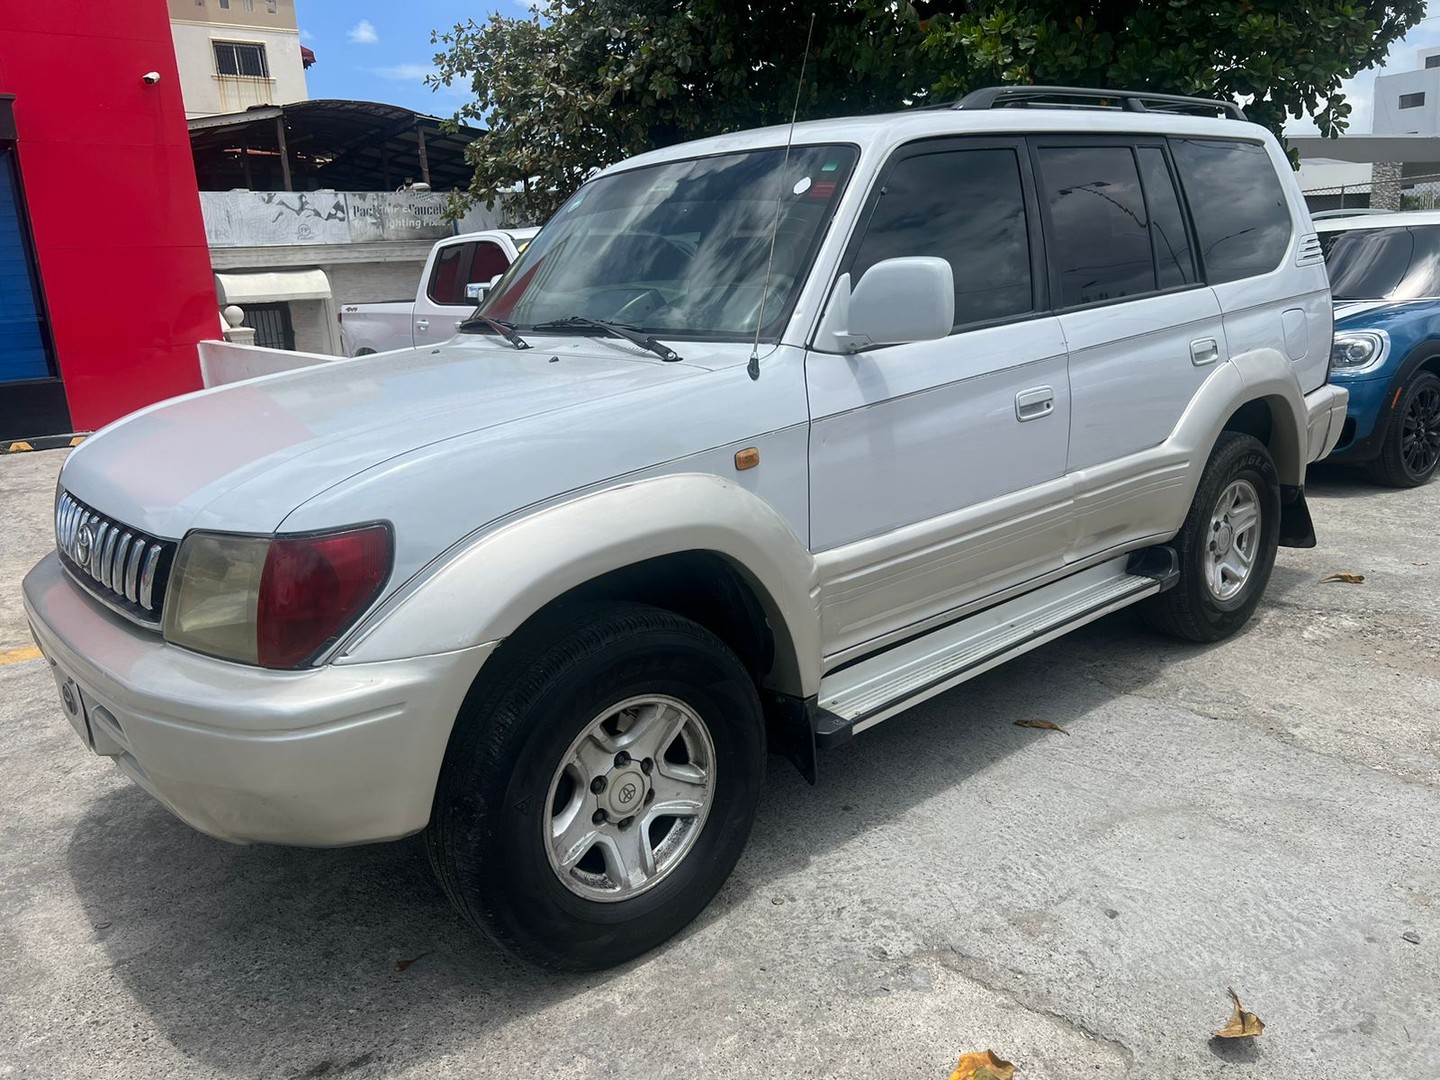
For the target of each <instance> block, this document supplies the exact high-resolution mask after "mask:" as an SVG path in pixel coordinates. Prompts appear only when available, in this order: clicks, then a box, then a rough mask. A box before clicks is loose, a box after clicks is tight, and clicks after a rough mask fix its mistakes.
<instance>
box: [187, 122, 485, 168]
mask: <svg viewBox="0 0 1440 1080" xmlns="http://www.w3.org/2000/svg"><path fill="white" fill-rule="evenodd" d="M187 125H188V127H189V129H190V149H191V152H192V153H193V154H194V157H195V174H196V178H197V179H198V180H199V183H200V190H201V191H229V190H231V189H232V188H244V189H248V190H250V191H318V190H321V189H330V190H334V191H394V190H395V189H396V188H398V187H400V186H401V185H403V184H405V183H406V182H412V183H413V182H423V183H426V184H429V185H430V186H431V188H433V189H434V190H435V191H455V190H460V189H463V188H465V187H467V186H469V183H470V177H471V175H472V173H473V171H474V170H473V167H472V166H471V165H470V163H469V162H468V161H467V160H466V158H465V150H466V148H467V147H468V146H469V145H470V144H471V143H472V142H474V141H475V140H476V139H478V138H480V137H482V136H483V135H484V132H483V131H480V130H477V129H475V128H470V127H457V126H455V125H453V124H451V123H449V122H447V121H442V120H440V119H439V118H438V117H434V116H426V115H425V114H423V113H417V112H415V111H414V110H413V109H405V108H401V107H400V106H398V105H383V104H380V103H379V102H374V101H330V100H317V101H297V102H293V103H291V104H289V105H260V106H256V107H255V108H252V109H247V110H245V111H244V112H238V113H223V114H221V115H218V116H198V117H196V118H194V119H193V120H189V121H187Z"/></svg>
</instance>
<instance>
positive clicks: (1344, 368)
mask: <svg viewBox="0 0 1440 1080" xmlns="http://www.w3.org/2000/svg"><path fill="white" fill-rule="evenodd" d="M1389 352H1390V335H1389V334H1387V333H1385V331H1384V330H1342V331H1340V332H1339V333H1337V334H1336V335H1335V342H1334V344H1333V345H1331V347H1330V370H1331V371H1334V372H1343V373H1345V374H1347V375H1356V374H1359V373H1360V372H1364V371H1371V370H1373V369H1374V368H1377V367H1379V366H1380V365H1381V364H1383V363H1384V362H1385V357H1386V355H1387V354H1388V353H1389Z"/></svg>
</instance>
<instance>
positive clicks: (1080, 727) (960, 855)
mask: <svg viewBox="0 0 1440 1080" xmlns="http://www.w3.org/2000/svg"><path fill="white" fill-rule="evenodd" d="M60 460H61V457H60V454H59V453H58V452H50V453H44V454H33V455H20V456H18V457H10V458H0V497H3V500H4V506H5V511H6V516H7V518H8V519H9V520H10V521H11V522H17V521H18V522H20V523H22V526H23V527H20V528H18V531H17V529H15V528H12V530H11V536H12V537H15V536H17V535H18V536H19V537H20V539H21V541H22V545H21V546H7V547H6V548H5V549H4V550H3V551H0V575H3V576H0V652H4V651H5V650H6V649H7V648H9V647H11V646H15V645H24V644H28V642H27V641H26V639H25V637H24V631H23V627H21V626H20V625H19V623H18V621H17V618H16V613H17V612H18V607H17V606H16V604H15V602H14V597H15V589H16V587H17V586H18V573H19V566H21V565H26V564H28V563H29V562H31V561H33V559H34V558H38V557H39V555H40V554H41V553H43V551H44V550H46V549H47V548H48V547H49V543H50V540H49V522H48V516H49V506H50V499H51V495H52V491H53V479H54V473H55V471H56V469H58V465H59V462H60ZM1311 490H1312V495H1311V499H1312V510H1313V512H1314V516H1315V519H1316V527H1317V531H1318V532H1319V535H1320V542H1321V546H1320V547H1319V548H1317V549H1315V550H1313V551H1282V552H1281V554H1280V560H1279V565H1278V566H1277V569H1276V572H1275V577H1274V579H1273V581H1272V584H1271V587H1270V593H1269V594H1268V597H1267V601H1266V603H1265V604H1264V605H1263V606H1262V609H1261V612H1260V614H1259V616H1258V617H1257V619H1256V620H1255V621H1254V622H1253V623H1252V625H1251V626H1250V627H1249V628H1247V630H1246V632H1245V633H1243V634H1242V635H1240V636H1238V637H1237V638H1235V639H1234V640H1232V641H1230V642H1227V643H1224V644H1222V645H1219V646H1215V647H1210V648H1202V647H1196V646H1187V645H1177V644H1174V643H1171V642H1167V641H1163V640H1157V639H1156V638H1154V637H1151V636H1150V635H1149V634H1148V633H1147V632H1146V631H1144V630H1143V629H1141V628H1140V627H1138V626H1137V624H1136V623H1135V621H1134V620H1133V619H1132V618H1131V617H1130V616H1128V615H1127V614H1123V613H1122V614H1121V615H1120V616H1117V617H1114V618H1111V619H1109V620H1106V621H1104V622H1102V623H1100V624H1097V625H1095V626H1093V627H1090V628H1086V629H1084V630H1082V631H1080V632H1078V633H1077V634H1075V635H1072V636H1071V637H1070V638H1068V639H1065V640H1063V641H1061V642H1059V643H1056V644H1054V645H1051V646H1047V647H1046V648H1044V649H1041V650H1039V651H1037V652H1035V653H1032V654H1030V655H1029V656H1027V657H1025V658H1023V659H1021V660H1020V661H1017V662H1016V663H1014V664H1011V665H1009V666H1008V667H1006V668H1002V669H1000V670H997V671H995V672H992V673H990V674H989V675H987V676H984V677H983V678H981V679H979V680H977V681H975V682H972V683H970V684H968V685H967V686H965V687H962V688H960V689H959V690H958V691H955V692H952V693H949V694H947V695H944V696H942V697H940V698H937V699H935V700H933V701H931V702H928V703H926V704H925V705H923V706H921V707H919V708H917V709H915V710H913V711H912V712H910V713H908V714H905V715H903V716H901V717H898V718H896V719H895V720H892V721H890V722H888V723H886V724H883V725H881V726H880V727H878V728H876V729H875V730H873V731H871V732H867V733H866V734H864V735H862V736H861V737H859V738H857V739H856V740H854V741H853V742H852V743H850V744H848V745H846V746H844V747H842V748H840V749H839V750H837V751H835V752H833V753H831V754H829V755H828V756H826V757H825V758H823V759H822V761H821V782H820V786H819V787H816V788H810V787H807V786H806V785H805V784H804V783H803V781H801V780H800V779H799V778H798V777H797V776H796V775H794V772H793V770H792V769H790V768H789V766H788V765H785V764H783V763H782V762H780V761H779V760H778V759H777V760H773V761H772V766H771V774H770V778H769V780H768V782H767V786H766V792H765V796H764V799H763V802H762V805H761V809H760V817H759V821H758V823H757V825H756V829H755V834H754V837H753V839H752V841H751V845H750V848H749V850H748V851H747V853H746V855H745V857H744V858H743V859H742V861H741V864H740V866H739V868H738V870H737V872H736V874H735V875H734V877H733V878H732V880H731V881H730V882H729V884H728V885H727V886H726V888H725V890H724V892H723V894H722V895H721V897H720V898H719V900H718V901H717V902H716V903H715V904H713V905H712V906H711V908H710V909H709V910H708V911H707V912H706V914H705V915H704V916H702V918H701V919H700V920H699V921H698V922H697V923H696V924H695V925H694V926H692V927H691V928H690V929H689V930H688V931H686V932H685V933H684V934H683V935H682V936H681V937H680V938H679V939H678V940H676V941H674V942H672V943H670V944H669V945H668V946H666V947H663V948H661V949H660V950H658V951H656V952H655V953H654V954H652V955H650V956H648V957H645V958H643V959H641V960H639V961H637V962H635V963H633V964H631V965H629V966H628V967H626V968H623V969H621V970H618V971H614V972H609V973H606V974H603V975H597V976H591V977H585V978H574V977H557V976H552V975H549V974H545V973H539V972H535V971H532V970H528V969H525V968H522V967H519V966H517V965H515V964H513V963H512V962H510V961H509V960H507V959H506V958H505V957H503V956H501V955H499V954H497V953H496V952H495V951H494V950H493V949H491V948H490V947H488V946H487V945H486V944H485V943H484V942H483V941H481V940H479V939H477V938H476V937H475V936H474V935H473V934H472V933H471V932H470V931H469V930H468V929H467V928H466V926H465V925H464V924H462V923H461V922H460V921H459V920H458V919H457V918H456V917H455V916H454V915H452V914H451V912H450V910H449V908H448V907H447V906H446V904H445V902H444V900H443V898H442V897H441V895H440V893H439V891H438V889H437V888H436V887H435V886H434V884H433V883H432V882H431V880H430V877H429V871H428V868H427V867H426V866H425V863H424V858H423V855H422V854H421V853H420V850H419V848H418V846H417V845H416V844H415V843H414V842H413V841H410V842H403V843H399V844H393V845H385V846H377V847H371V848H358V849H350V850H342V851H303V850H286V849H278V848H236V847H230V846H227V845H224V844H221V843H218V842H216V841H212V840H209V839H207V838H205V837H203V836H200V835H198V834H196V833H194V832H192V831H191V830H189V829H188V828H186V827H185V826H183V825H181V824H180V823H179V822H177V821H175V820H173V819H172V818H171V817H170V816H169V815H168V814H167V813H166V812H165V811H163V810H161V809H160V808H159V807H158V806H157V805H155V804H154V803H153V802H152V801H151V800H150V799H149V798H148V797H147V796H145V795H144V794H143V793H142V792H140V791H139V790H137V789H135V788H134V787H132V786H131V785H129V784H128V783H127V782H126V781H125V780H124V779H123V778H122V777H121V776H120V775H119V774H118V773H117V772H116V771H115V770H114V769H113V768H112V767H111V766H110V765H109V763H108V762H106V761H103V760H101V759H99V758H96V757H94V756H92V755H90V754H89V753H88V752H87V751H85V750H84V749H83V748H82V747H81V746H80V745H79V743H78V742H77V741H76V739H75V737H74V735H73V733H72V731H71V730H70V727H69V725H68V724H67V723H66V722H65V721H64V719H63V717H62V715H61V713H60V711H59V707H58V705H57V704H56V698H55V690H54V686H53V683H52V681H51V679H50V677H49V675H48V672H47V671H46V665H45V664H44V662H43V661H36V660H32V661H21V662H16V663H10V664H6V665H4V666H0V807H3V808H4V810H3V818H0V969H3V970H4V971H5V973H6V977H5V979H4V980H3V984H0V1077H9V1076H17V1077H19V1076H24V1077H31V1076H34V1077H49V1076H82V1075H83V1076H99V1077H105V1076H126V1077H131V1076H135V1077H166V1076H186V1077H189V1076H235V1077H322V1076H324V1077H337V1076H345V1077H347V1078H348V1077H372V1076H405V1077H474V1076H481V1075H483V1076H495V1077H500V1076H516V1077H529V1076H540V1075H547V1076H548V1075H556V1076H567V1077H571V1076H573V1077H610V1076H622V1075H623V1076H626V1077H632V1078H633V1077H637V1076H644V1077H652V1076H653V1077H669V1076H674V1077H681V1076H684V1077H687V1078H688V1077H693V1076H699V1075H703V1076H718V1077H729V1076H737V1077H772V1076H786V1077H791V1076H793V1077H944V1076H946V1075H948V1072H949V1069H950V1068H951V1067H952V1066H953V1064H954V1061H955V1058H956V1057H957V1056H958V1054H959V1053H960V1052H962V1051H964V1050H971V1049H983V1048H985V1047H993V1048H994V1049H995V1050H996V1052H997V1053H999V1054H1000V1055H1001V1056H1003V1057H1005V1058H1008V1059H1009V1060H1011V1061H1014V1062H1015V1063H1016V1064H1017V1065H1019V1066H1020V1073H1019V1075H1020V1077H1022V1078H1023V1080H1041V1078H1055V1080H1059V1078H1066V1080H1070V1078H1074V1077H1090V1076H1093V1077H1104V1078H1111V1077H1132V1078H1135V1080H1141V1078H1144V1080H1159V1078H1169V1077H1175V1078H1184V1080H1191V1078H1205V1077H1220V1076H1225V1077H1246V1076H1249V1077H1255V1078H1257V1080H1259V1078H1263V1080H1287V1078H1294V1080H1312V1078H1314V1077H1318V1076H1325V1075H1332V1074H1336V1075H1338V1074H1340V1073H1339V1072H1338V1069H1339V1066H1340V1063H1342V1062H1346V1063H1363V1068H1359V1069H1356V1071H1355V1074H1356V1075H1375V1076H1396V1077H1406V1078H1423V1077H1430V1076H1440V1024H1437V1023H1436V1021H1435V1017H1436V1016H1440V841H1437V830H1436V822H1437V821H1440V720H1437V718H1436V709H1435V702H1436V701H1437V691H1440V589H1437V587H1436V585H1437V581H1440V577H1437V574H1440V542H1437V540H1436V532H1437V529H1440V484H1433V485H1431V486H1430V487H1428V488H1425V489H1422V490H1419V491H1412V492H1393V491H1380V490H1377V489H1373V488H1370V487H1369V486H1368V485H1366V484H1365V483H1364V482H1363V481H1362V480H1361V479H1359V478H1358V477H1354V476H1351V475H1349V474H1346V473H1327V474H1322V475H1320V476H1318V477H1317V478H1314V479H1312V488H1311ZM1336 571H1349V572H1358V573H1363V574H1364V575H1365V576H1366V581H1365V583H1364V584H1363V585H1345V584H1320V579H1321V578H1322V577H1324V576H1326V575H1328V574H1330V573H1333V572H1336ZM17 634H18V636H17ZM1020 719H1046V720H1050V721H1053V722H1056V723H1059V724H1061V725H1063V726H1064V727H1065V728H1066V729H1067V730H1068V731H1069V734H1068V735H1066V734H1061V733H1059V732H1053V731H1042V730H1033V729H1026V728H1019V727H1016V726H1014V722H1015V721H1016V720H1020ZM1407 934H1408V935H1410V936H1411V937H1412V938H1418V944H1416V943H1413V942H1412V941H1411V940H1407V938H1406V937H1404V936H1402V935H1407ZM406 961H409V963H406ZM402 968H403V970H402ZM1227 985H1233V986H1234V987H1235V988H1236V989H1237V990H1238V991H1239V992H1240V994H1241V996H1242V997H1243V998H1244V999H1245V1003H1246V1007H1247V1008H1249V1009H1253V1010H1254V1011H1255V1012H1257V1013H1258V1014H1259V1015H1260V1016H1261V1017H1263V1018H1264V1020H1265V1022H1266V1024H1267V1025H1268V1027H1267V1030H1266V1032H1265V1034H1264V1035H1263V1036H1261V1037H1260V1038H1259V1039H1257V1040H1253V1041H1244V1042H1241V1043H1238V1044H1234V1043H1231V1044H1219V1043H1215V1042H1212V1041H1211V1040H1210V1039H1209V1038H1208V1036H1209V1032H1210V1031H1211V1029H1213V1028H1216V1027H1219V1026H1220V1025H1221V1024H1222V1023H1224V1021H1225V1020H1226V1018H1227V1016H1228V1013H1229V1008H1230V1006H1229V1002H1228V1000H1227V999H1226V996H1225V987H1226V986H1227ZM1348 1067H1349V1068H1352V1069H1355V1066H1354V1065H1353V1064H1352V1065H1350V1066H1348ZM1345 1075H1349V1073H1345Z"/></svg>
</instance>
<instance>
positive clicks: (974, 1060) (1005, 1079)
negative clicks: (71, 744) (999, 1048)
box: [950, 1050, 1015, 1080]
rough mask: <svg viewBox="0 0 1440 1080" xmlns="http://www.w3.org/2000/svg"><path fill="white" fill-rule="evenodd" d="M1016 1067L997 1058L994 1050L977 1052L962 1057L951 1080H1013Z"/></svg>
mask: <svg viewBox="0 0 1440 1080" xmlns="http://www.w3.org/2000/svg"><path fill="white" fill-rule="evenodd" d="M1014 1075H1015V1066H1014V1065H1011V1064H1010V1062H1008V1061H1006V1060H1005V1059H1004V1058H1001V1057H996V1056H995V1051H994V1050H976V1051H971V1052H970V1053H968V1054H961V1055H960V1063H959V1064H958V1065H956V1066H955V1071H954V1072H952V1073H951V1074H950V1080H1011V1078H1012V1077H1013V1076H1014Z"/></svg>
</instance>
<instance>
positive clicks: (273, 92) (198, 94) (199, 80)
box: [170, 19, 310, 119]
mask: <svg viewBox="0 0 1440 1080" xmlns="http://www.w3.org/2000/svg"><path fill="white" fill-rule="evenodd" d="M170 34H171V36H172V37H173V38H174V40H175V61H176V63H177V65H178V66H179V68H180V93H181V96H182V97H183V98H184V99H185V116H186V118H187V119H189V118H191V117H195V116H211V115H213V114H215V113H231V112H243V111H244V110H246V109H248V108H249V107H250V106H252V105H286V104H289V103H290V102H292V101H305V100H307V99H308V98H309V96H310V94H309V91H308V90H307V89H306V86H305V65H304V63H303V62H302V61H301V59H300V32H299V31H298V30H290V29H285V28H276V27H267V26H238V25H237V26H214V25H209V24H206V23H196V22H182V21H180V20H178V19H172V20H171V21H170ZM212 41H239V42H245V43H251V44H259V45H264V46H265V60H266V64H267V65H268V67H269V69H270V78H268V79H254V78H243V77H239V76H228V75H219V74H217V73H216V69H215V50H214V48H212V46H211V42H212Z"/></svg>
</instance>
